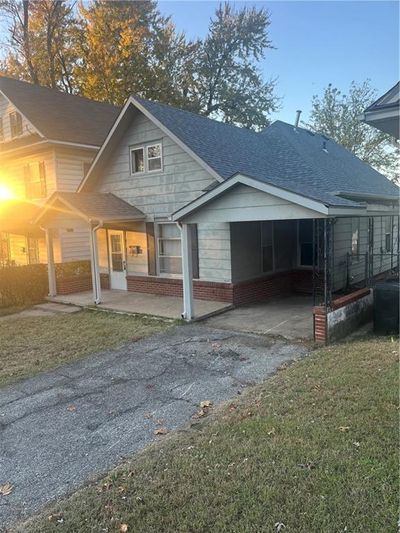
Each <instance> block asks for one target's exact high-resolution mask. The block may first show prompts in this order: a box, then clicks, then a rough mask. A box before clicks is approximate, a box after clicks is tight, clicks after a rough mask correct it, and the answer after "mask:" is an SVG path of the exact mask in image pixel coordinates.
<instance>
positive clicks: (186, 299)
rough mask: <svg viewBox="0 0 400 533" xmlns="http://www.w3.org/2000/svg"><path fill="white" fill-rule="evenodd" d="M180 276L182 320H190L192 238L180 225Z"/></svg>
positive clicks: (184, 227)
mask: <svg viewBox="0 0 400 533" xmlns="http://www.w3.org/2000/svg"><path fill="white" fill-rule="evenodd" d="M181 230H182V275H183V313H182V318H183V319H184V320H187V321H190V320H192V318H193V316H194V313H193V265H192V236H191V232H190V227H189V225H188V224H182V228H181Z"/></svg>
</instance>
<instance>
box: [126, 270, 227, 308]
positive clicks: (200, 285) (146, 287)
mask: <svg viewBox="0 0 400 533" xmlns="http://www.w3.org/2000/svg"><path fill="white" fill-rule="evenodd" d="M126 280H127V285H128V291H133V292H145V293H147V294H160V295H162V296H177V297H182V296H183V283H182V280H181V279H175V278H161V277H156V276H154V277H153V276H127V277H126ZM193 296H194V297H195V298H196V299H198V300H211V301H213V300H215V301H219V302H232V301H233V285H232V283H215V282H211V281H201V280H193Z"/></svg>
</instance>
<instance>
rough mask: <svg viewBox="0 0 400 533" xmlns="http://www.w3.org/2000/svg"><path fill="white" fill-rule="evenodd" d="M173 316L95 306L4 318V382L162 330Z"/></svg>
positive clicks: (0, 326)
mask: <svg viewBox="0 0 400 533" xmlns="http://www.w3.org/2000/svg"><path fill="white" fill-rule="evenodd" d="M171 325H172V322H171V321H169V322H168V321H163V320H155V319H151V318H145V317H140V316H129V315H122V314H112V313H105V312H100V311H98V312H95V311H79V312H78V313H73V314H66V313H58V314H54V315H50V314H49V316H43V317H35V318H28V317H19V316H18V315H16V316H15V317H10V318H8V319H7V320H2V321H0V362H1V364H0V387H4V386H5V385H10V384H12V383H14V382H15V381H17V380H19V379H22V378H26V377H28V376H32V375H34V374H37V373H39V372H43V371H44V370H49V369H51V368H54V367H57V366H60V365H62V364H64V363H67V362H71V361H73V360H75V359H78V358H80V357H84V356H87V355H90V354H93V353H96V352H99V351H101V350H106V349H108V348H112V347H113V346H118V345H120V344H123V343H125V342H129V341H130V340H137V339H139V338H142V337H145V336H147V335H151V334H153V333H157V332H160V331H163V330H165V329H167V328H168V327H170V326H171Z"/></svg>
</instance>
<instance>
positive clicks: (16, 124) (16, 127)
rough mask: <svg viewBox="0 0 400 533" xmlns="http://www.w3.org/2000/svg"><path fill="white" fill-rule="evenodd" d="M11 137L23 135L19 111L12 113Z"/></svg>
mask: <svg viewBox="0 0 400 533" xmlns="http://www.w3.org/2000/svg"><path fill="white" fill-rule="evenodd" d="M10 129H11V137H18V136H19V135H22V116H21V114H20V113H18V111H13V112H12V113H10Z"/></svg>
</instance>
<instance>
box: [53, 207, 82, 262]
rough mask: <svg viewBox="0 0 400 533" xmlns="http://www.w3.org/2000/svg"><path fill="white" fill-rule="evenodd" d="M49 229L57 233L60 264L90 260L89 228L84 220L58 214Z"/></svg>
mask: <svg viewBox="0 0 400 533" xmlns="http://www.w3.org/2000/svg"><path fill="white" fill-rule="evenodd" d="M51 227H53V228H56V229H57V231H58V239H59V242H60V247H61V254H60V262H62V263H68V262H72V261H85V260H89V259H90V246H89V236H90V235H89V227H88V225H87V224H86V223H85V221H84V220H82V219H80V218H79V217H73V216H71V215H65V214H61V213H60V214H57V215H55V216H54V217H53V219H52V223H51ZM71 230H72V231H71Z"/></svg>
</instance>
